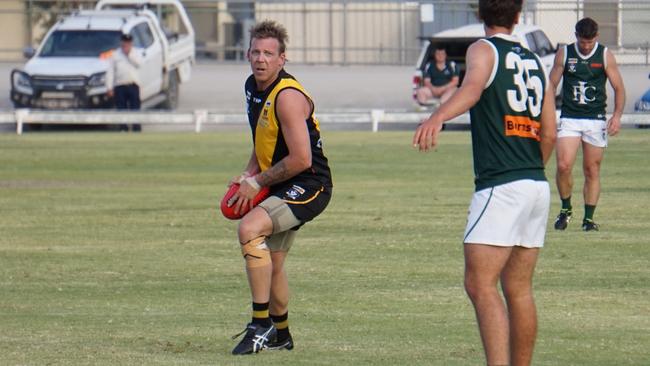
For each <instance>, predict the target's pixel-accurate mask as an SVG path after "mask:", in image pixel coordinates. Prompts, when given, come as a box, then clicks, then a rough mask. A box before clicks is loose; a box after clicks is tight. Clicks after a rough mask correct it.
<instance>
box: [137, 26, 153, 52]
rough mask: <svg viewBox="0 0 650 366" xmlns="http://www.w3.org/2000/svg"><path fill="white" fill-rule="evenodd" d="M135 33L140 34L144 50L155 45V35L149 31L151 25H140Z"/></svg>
mask: <svg viewBox="0 0 650 366" xmlns="http://www.w3.org/2000/svg"><path fill="white" fill-rule="evenodd" d="M135 31H136V32H137V33H139V35H140V40H141V41H142V46H141V47H142V48H149V46H151V45H152V44H153V34H151V29H149V24H147V23H140V24H138V25H137V26H136V27H135Z"/></svg>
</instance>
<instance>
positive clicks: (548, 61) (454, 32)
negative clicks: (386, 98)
mask: <svg viewBox="0 0 650 366" xmlns="http://www.w3.org/2000/svg"><path fill="white" fill-rule="evenodd" d="M512 35H513V36H514V37H516V38H517V39H518V40H519V41H520V42H521V44H522V46H524V47H526V48H528V49H529V50H531V51H533V52H535V53H536V54H537V55H538V56H539V58H540V59H541V61H542V63H543V64H544V66H545V68H546V72H547V73H550V72H551V68H552V66H553V60H554V59H555V52H556V50H557V46H556V45H553V44H552V43H551V41H550V40H549V39H548V37H547V36H546V33H544V31H543V30H542V29H541V28H540V27H538V26H535V25H522V24H517V25H516V26H515V28H514V29H513V31H512ZM480 38H485V29H484V28H483V24H470V25H466V26H463V27H459V28H454V29H449V30H446V31H442V32H439V33H436V34H434V35H433V36H432V37H427V38H424V39H423V41H424V42H423V46H422V51H421V52H420V57H419V58H418V60H417V63H416V65H415V73H414V74H413V99H414V100H415V102H416V103H417V100H416V99H415V91H416V90H417V88H419V87H420V86H422V85H423V82H424V79H423V75H424V71H425V70H426V67H427V64H428V63H429V61H430V59H431V53H433V51H434V49H435V46H436V45H437V44H442V45H444V46H445V47H446V49H447V58H448V60H450V61H454V62H456V64H457V65H458V66H459V67H460V80H461V81H462V80H463V77H464V76H465V54H466V53H467V48H468V47H469V45H470V44H472V43H474V42H476V40H478V39H480ZM561 89H562V88H558V93H557V95H559V90H561ZM431 104H435V101H431V102H429V103H427V105H431Z"/></svg>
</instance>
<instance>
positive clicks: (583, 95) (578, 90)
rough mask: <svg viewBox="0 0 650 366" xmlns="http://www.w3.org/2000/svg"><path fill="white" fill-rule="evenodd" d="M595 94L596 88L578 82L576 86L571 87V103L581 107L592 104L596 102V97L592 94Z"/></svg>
mask: <svg viewBox="0 0 650 366" xmlns="http://www.w3.org/2000/svg"><path fill="white" fill-rule="evenodd" d="M595 92H596V87H593V86H588V85H587V82H586V81H578V85H574V86H573V101H574V102H578V104H582V105H585V104H587V103H589V102H593V101H594V100H596V96H595V95H594V94H593V93H595ZM589 95H591V98H590V97H589Z"/></svg>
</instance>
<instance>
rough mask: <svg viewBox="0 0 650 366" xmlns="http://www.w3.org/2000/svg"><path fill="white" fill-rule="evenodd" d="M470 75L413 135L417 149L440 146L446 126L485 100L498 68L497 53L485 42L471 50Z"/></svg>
mask: <svg viewBox="0 0 650 366" xmlns="http://www.w3.org/2000/svg"><path fill="white" fill-rule="evenodd" d="M465 59H466V60H467V73H466V74H465V79H464V80H463V84H462V85H461V87H460V88H459V89H458V90H457V91H456V92H455V93H454V95H452V96H451V98H449V100H448V101H447V102H446V103H443V104H442V105H441V106H440V108H438V110H436V111H435V112H434V113H433V114H432V115H431V116H430V117H429V118H427V119H426V120H425V121H424V122H422V123H421V124H420V126H419V127H418V128H417V130H416V131H415V136H413V147H418V148H419V149H420V151H429V150H430V149H432V148H434V147H435V146H436V144H437V140H438V134H439V133H440V130H441V129H442V124H443V122H445V121H448V120H450V119H452V118H454V117H457V116H459V115H461V114H463V113H465V112H467V111H468V110H469V109H470V108H471V107H472V106H474V104H476V102H477V101H478V100H479V98H480V97H481V94H482V93H483V89H484V88H485V85H486V84H487V82H488V80H489V79H490V74H491V73H492V67H493V66H494V62H495V61H494V51H493V50H492V47H491V46H490V45H488V44H487V43H485V42H483V41H478V42H474V43H473V44H472V45H471V46H470V47H469V48H468V49H467V56H466V58H465Z"/></svg>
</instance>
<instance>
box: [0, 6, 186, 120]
mask: <svg viewBox="0 0 650 366" xmlns="http://www.w3.org/2000/svg"><path fill="white" fill-rule="evenodd" d="M157 14H158V15H159V14H165V18H164V19H162V18H161V17H159V16H158V15H157ZM166 25H168V26H169V28H173V29H174V31H170V30H168V27H166ZM121 34H130V35H131V36H132V37H133V46H134V50H135V51H137V52H141V53H142V56H143V64H142V65H141V66H140V67H139V69H138V71H139V75H138V76H139V80H140V99H141V100H142V106H143V108H152V107H162V108H166V109H174V108H176V107H177V105H178V96H179V84H180V83H183V82H186V81H188V80H189V78H190V75H191V70H192V65H193V64H194V29H193V28H192V24H191V23H190V21H189V18H188V17H187V13H186V12H185V9H184V8H183V5H182V4H181V2H180V1H179V0H145V1H143V0H100V1H99V2H98V3H97V5H96V7H95V10H82V11H78V12H75V13H73V14H72V15H70V16H67V17H65V18H63V19H61V20H59V21H58V22H57V23H56V24H55V25H54V26H53V27H52V28H51V29H50V30H49V31H48V33H47V34H46V36H45V38H44V40H43V42H41V45H40V47H38V49H37V50H33V49H26V51H25V56H26V57H27V58H30V60H29V61H28V62H27V63H26V64H25V65H24V67H23V68H22V69H16V70H13V71H12V73H11V100H12V102H13V104H14V107H16V108H47V109H68V108H111V107H112V106H113V100H112V98H110V97H109V96H108V95H107V92H108V90H107V87H106V71H107V69H108V66H109V62H108V61H107V58H108V57H110V50H112V49H115V48H117V47H119V44H120V35H121Z"/></svg>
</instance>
